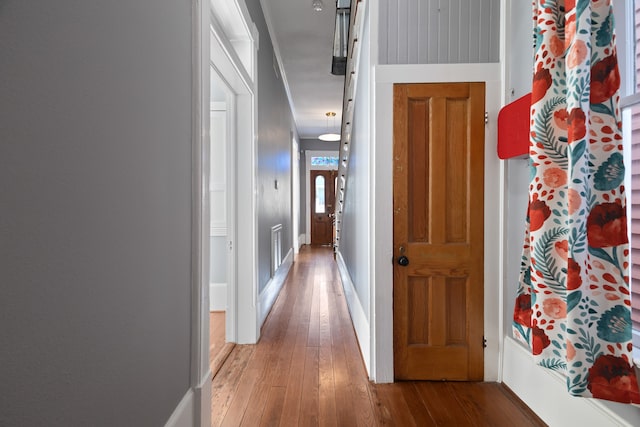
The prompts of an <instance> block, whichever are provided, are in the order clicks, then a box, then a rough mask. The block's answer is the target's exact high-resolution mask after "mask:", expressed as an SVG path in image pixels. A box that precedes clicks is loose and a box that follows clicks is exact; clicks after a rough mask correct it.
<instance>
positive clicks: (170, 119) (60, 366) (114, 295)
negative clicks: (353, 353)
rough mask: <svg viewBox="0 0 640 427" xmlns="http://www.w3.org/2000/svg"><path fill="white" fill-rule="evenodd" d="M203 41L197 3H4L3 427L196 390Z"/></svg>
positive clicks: (123, 407) (134, 417)
mask: <svg viewBox="0 0 640 427" xmlns="http://www.w3.org/2000/svg"><path fill="white" fill-rule="evenodd" d="M193 31H194V25H193V23H192V4H191V2H190V1H181V2H175V1H167V0H139V1H136V2H116V3H113V2H96V1H71V0H60V1H56V2H24V1H20V0H5V1H3V2H2V4H1V5H0V52H2V60H1V61H0V75H1V76H2V84H0V117H2V119H0V206H2V207H1V208H0V210H1V214H0V294H1V295H2V297H1V298H0V301H1V302H0V305H1V308H0V324H1V325H2V326H1V327H0V342H1V343H2V350H1V351H0V372H1V373H0V377H1V378H2V381H0V396H2V398H0V425H5V426H11V425H48V426H57V425H60V426H69V425H92V426H102V425H103V426H114V425H163V424H164V423H165V422H166V421H167V420H168V419H169V417H170V416H171V414H172V413H173V412H174V409H175V408H176V407H177V406H178V404H179V402H181V401H183V397H184V396H187V395H189V393H191V391H190V381H191V379H190V377H191V368H190V366H191V353H190V348H191V339H192V330H191V319H192V310H195V309H196V308H195V307H193V306H192V289H191V278H192V258H191V257H192V241H191V236H192V234H191V233H192V228H191V226H192V224H191V218H192V199H191V194H192V187H191V179H192V175H191V174H192V157H191V156H192V143H193V141H194V135H193V131H192V126H193V116H194V114H195V111H194V108H195V107H194V105H195V103H194V100H193V99H192V83H193V76H192V65H191V64H192V62H193V59H194V55H197V53H196V52H197V51H195V52H194V51H192V33H193ZM185 406H186V407H190V406H189V405H185ZM188 418H190V419H193V418H192V417H188Z"/></svg>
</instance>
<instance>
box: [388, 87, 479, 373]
mask: <svg viewBox="0 0 640 427" xmlns="http://www.w3.org/2000/svg"><path fill="white" fill-rule="evenodd" d="M393 179H394V183H393V185H394V202H393V203H394V206H393V208H394V254H395V257H396V258H399V257H401V256H405V257H406V258H407V259H408V261H409V263H408V265H406V266H401V265H399V263H397V262H396V263H395V266H394V285H393V286H394V361H395V362H394V371H395V376H396V378H397V379H415V380H421V379H422V380H442V379H447V380H482V379H483V367H484V360H483V349H484V347H483V337H482V334H483V305H484V299H483V295H484V291H483V276H484V270H483V250H484V241H483V239H484V236H483V227H484V216H483V212H484V83H454V84H402V85H395V86H394V176H393Z"/></svg>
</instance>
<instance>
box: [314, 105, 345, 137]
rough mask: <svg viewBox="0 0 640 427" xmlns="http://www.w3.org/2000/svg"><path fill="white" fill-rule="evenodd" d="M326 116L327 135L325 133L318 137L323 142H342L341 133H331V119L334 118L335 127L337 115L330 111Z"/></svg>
mask: <svg viewBox="0 0 640 427" xmlns="http://www.w3.org/2000/svg"><path fill="white" fill-rule="evenodd" d="M325 116H327V133H323V134H322V135H320V136H319V137H318V139H319V140H321V141H340V134H339V133H331V132H329V117H331V118H333V124H334V126H335V121H336V113H334V112H333V111H329V112H328V113H325Z"/></svg>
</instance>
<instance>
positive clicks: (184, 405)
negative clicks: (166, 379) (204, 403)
mask: <svg viewBox="0 0 640 427" xmlns="http://www.w3.org/2000/svg"><path fill="white" fill-rule="evenodd" d="M194 396H195V394H194V392H193V390H192V389H189V390H187V393H186V394H185V395H184V397H183V398H182V400H180V403H178V406H176V409H174V410H173V414H171V416H170V417H169V420H167V422H166V423H165V425H164V426H165V427H192V426H194V425H195V424H194V421H195V420H194V405H195V399H194Z"/></svg>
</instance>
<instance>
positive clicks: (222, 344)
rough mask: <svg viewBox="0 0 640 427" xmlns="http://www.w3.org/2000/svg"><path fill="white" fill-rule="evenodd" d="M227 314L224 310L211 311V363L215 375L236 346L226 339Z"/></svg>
mask: <svg viewBox="0 0 640 427" xmlns="http://www.w3.org/2000/svg"><path fill="white" fill-rule="evenodd" d="M225 315H226V313H225V312H224V311H212V312H211V313H209V364H210V365H211V372H212V373H213V376H214V377H215V376H216V374H217V373H218V371H219V370H220V368H221V367H222V364H223V363H224V361H225V360H226V359H227V357H228V356H229V354H231V350H233V346H234V344H233V343H228V342H226V340H225V336H224V335H225V323H226V322H225Z"/></svg>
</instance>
